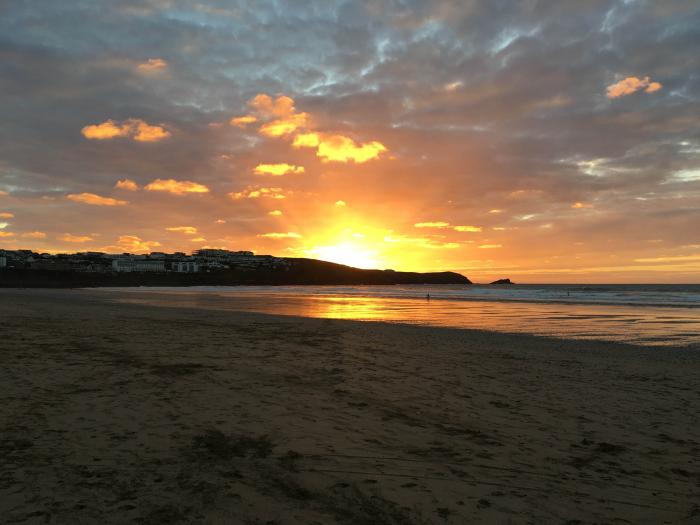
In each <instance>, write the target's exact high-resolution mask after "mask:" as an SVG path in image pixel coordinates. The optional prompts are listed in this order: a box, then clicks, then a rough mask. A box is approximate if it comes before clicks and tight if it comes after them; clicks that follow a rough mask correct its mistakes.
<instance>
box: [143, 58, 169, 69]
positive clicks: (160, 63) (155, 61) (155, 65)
mask: <svg viewBox="0 0 700 525" xmlns="http://www.w3.org/2000/svg"><path fill="white" fill-rule="evenodd" d="M136 67H137V68H138V70H139V71H142V72H145V73H150V72H153V71H160V70H163V69H165V68H167V67H168V62H167V61H165V60H163V59H162V58H149V59H148V60H146V61H145V62H142V63H140V64H139V65H138V66H136Z"/></svg>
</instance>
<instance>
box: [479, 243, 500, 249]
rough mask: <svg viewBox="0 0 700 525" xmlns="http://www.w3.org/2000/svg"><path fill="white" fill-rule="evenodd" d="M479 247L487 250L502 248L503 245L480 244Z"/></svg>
mask: <svg viewBox="0 0 700 525" xmlns="http://www.w3.org/2000/svg"><path fill="white" fill-rule="evenodd" d="M479 248H481V249H485V250H489V249H493V248H503V245H502V244H482V245H481V246H479Z"/></svg>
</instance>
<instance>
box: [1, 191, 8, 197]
mask: <svg viewBox="0 0 700 525" xmlns="http://www.w3.org/2000/svg"><path fill="white" fill-rule="evenodd" d="M7 195H8V193H7V192H6V191H2V190H0V197H6V196H7Z"/></svg>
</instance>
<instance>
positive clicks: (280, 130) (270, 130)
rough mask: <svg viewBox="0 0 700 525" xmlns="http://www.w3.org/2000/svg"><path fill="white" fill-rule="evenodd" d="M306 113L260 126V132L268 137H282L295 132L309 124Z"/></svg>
mask: <svg viewBox="0 0 700 525" xmlns="http://www.w3.org/2000/svg"><path fill="white" fill-rule="evenodd" d="M308 120H309V118H308V115H307V114H306V113H296V114H294V115H289V116H288V117H286V118H282V119H276V120H273V121H272V122H268V123H267V124H263V125H262V126H260V129H259V132H260V133H261V134H263V135H267V136H268V137H281V136H283V135H289V134H290V133H293V132H295V131H296V130H297V129H299V128H301V127H304V126H306V125H307V124H308Z"/></svg>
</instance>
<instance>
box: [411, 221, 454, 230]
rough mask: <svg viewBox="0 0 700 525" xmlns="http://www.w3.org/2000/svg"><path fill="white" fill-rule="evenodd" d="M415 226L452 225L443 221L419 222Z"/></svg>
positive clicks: (441, 226)
mask: <svg viewBox="0 0 700 525" xmlns="http://www.w3.org/2000/svg"><path fill="white" fill-rule="evenodd" d="M413 226H415V227H416V228H448V227H449V226H450V223H449V222H443V221H435V222H417V223H415V224H414V225H413Z"/></svg>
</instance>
